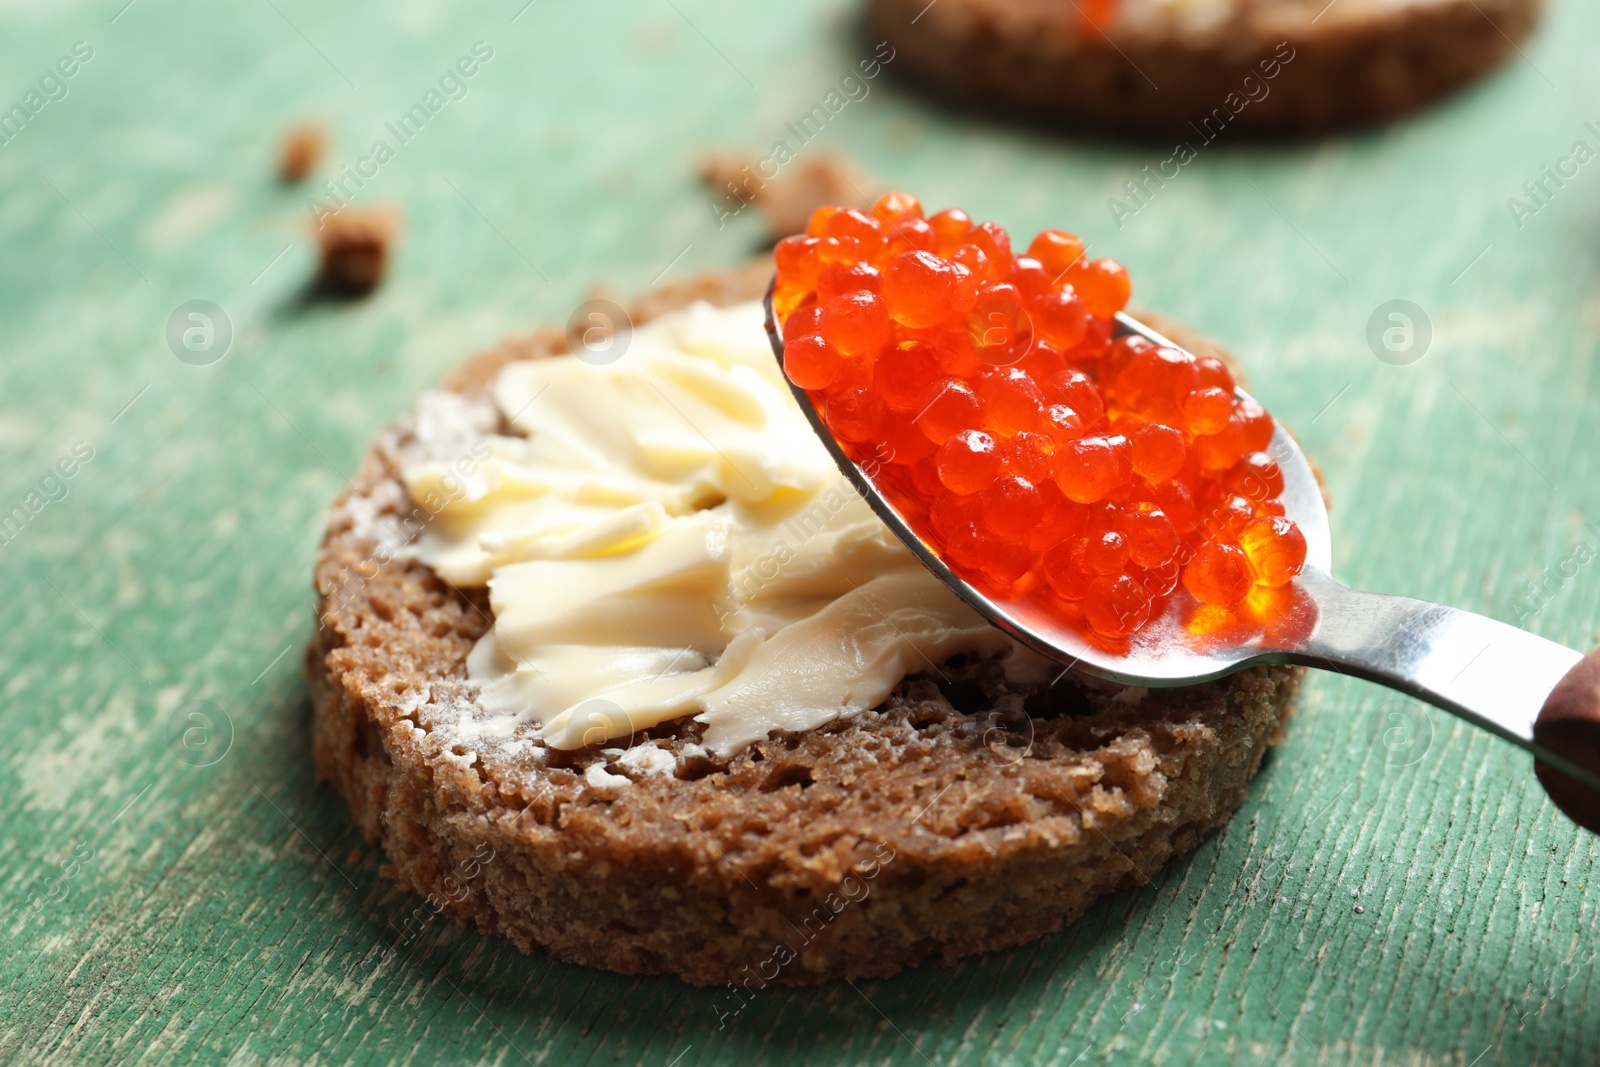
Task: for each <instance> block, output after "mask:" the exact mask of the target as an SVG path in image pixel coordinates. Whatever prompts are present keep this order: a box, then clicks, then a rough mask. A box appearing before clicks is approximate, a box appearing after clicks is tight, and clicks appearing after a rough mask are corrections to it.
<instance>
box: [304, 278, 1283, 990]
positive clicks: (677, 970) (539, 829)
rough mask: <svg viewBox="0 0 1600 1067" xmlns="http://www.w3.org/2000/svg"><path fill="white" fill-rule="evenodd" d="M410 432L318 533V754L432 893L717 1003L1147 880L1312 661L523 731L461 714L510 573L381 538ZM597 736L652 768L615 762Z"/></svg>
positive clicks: (698, 292)
mask: <svg viewBox="0 0 1600 1067" xmlns="http://www.w3.org/2000/svg"><path fill="white" fill-rule="evenodd" d="M769 270H770V267H766V266H759V265H758V266H753V267H751V268H749V269H747V270H743V271H739V272H732V273H729V274H723V275H715V276H708V277H703V278H700V279H696V280H694V281H692V282H689V283H685V284H679V285H675V286H669V287H667V288H665V289H662V290H658V291H656V292H655V293H652V294H651V295H649V296H647V297H645V298H644V299H643V300H641V301H639V302H638V303H637V304H636V305H635V307H634V308H633V314H634V316H635V317H636V320H637V321H644V320H646V319H649V318H651V317H653V316H655V315H658V314H661V313H662V312H664V311H666V310H669V309H671V308H674V307H677V306H681V305H683V304H686V303H688V302H689V301H691V300H693V299H696V298H704V299H709V300H712V301H714V302H717V303H728V302H732V301H736V300H742V299H748V298H751V297H753V296H755V295H757V294H759V293H760V292H761V291H762V289H763V287H764V286H765V283H766V280H767V277H768V273H767V272H768V271H769ZM1162 325H1163V326H1165V327H1166V329H1167V330H1168V331H1169V332H1170V333H1172V334H1173V335H1174V336H1177V337H1181V338H1183V341H1184V342H1186V343H1188V344H1190V345H1192V346H1194V347H1196V348H1198V349H1201V350H1205V351H1215V348H1214V346H1211V345H1209V344H1207V343H1206V342H1204V341H1203V340H1201V339H1199V338H1196V337H1194V336H1193V335H1191V334H1188V333H1186V332H1185V331H1183V330H1182V329H1180V328H1178V327H1176V326H1174V325H1172V324H1166V323H1163V324H1162ZM563 347H564V341H563V339H562V336H561V334H560V333H559V332H557V331H542V332H538V333H534V334H530V335H527V336H525V337H520V338H517V339H513V340H510V341H507V342H505V343H503V344H502V345H501V346H500V347H499V348H498V349H496V350H495V351H493V352H490V353H488V354H486V355H482V356H479V357H478V358H476V359H474V360H472V361H471V362H469V363H467V364H466V365H465V366H463V367H462V368H461V369H459V370H458V371H456V372H455V373H454V374H453V375H451V377H450V378H449V379H447V382H446V385H447V387H448V388H451V389H454V390H457V391H459V392H462V393H464V394H466V395H469V396H472V395H478V394H482V393H483V391H484V390H485V389H486V387H487V385H488V383H489V382H490V381H491V380H492V378H493V376H494V373H495V372H496V371H497V370H498V368H499V367H500V366H502V365H504V364H505V363H506V362H507V361H508V360H511V359H518V358H528V357H537V356H542V355H545V354H547V353H553V352H558V351H560V350H561V349H562V348H563ZM409 434H410V431H409V429H408V428H407V426H406V424H405V423H400V424H397V425H396V426H393V427H391V428H390V429H389V430H388V431H387V432H386V433H385V434H384V435H383V436H382V437H381V438H380V439H379V440H378V442H377V443H376V444H375V445H374V446H373V448H372V450H371V451H370V452H369V453H368V455H367V457H366V460H365V463H364V464H363V466H362V468H361V472H360V474H359V475H358V476H357V477H356V479H355V481H354V483H353V484H352V485H351V486H350V487H349V488H348V489H347V490H346V491H345V492H344V493H343V494H342V495H341V497H340V498H339V500H338V501H337V502H336V503H335V505H334V508H333V512H332V515H331V517H330V520H329V524H328V528H327V534H326V539H325V540H324V542H323V545H322V549H321V552H320V553H319V555H318V558H317V564H316V576H315V583H316V588H317V593H318V597H319V626H318V629H317V633H316V637H315V639H314V640H313V642H312V644H311V646H310V647H309V648H308V649H307V651H306V676H307V678H308V679H309V681H310V687H311V695H312V702H313V706H314V708H315V718H314V724H313V748H314V751H315V756H316V764H317V769H318V772H319V774H320V775H321V777H323V778H325V779H326V780H327V781H329V782H331V783H332V784H333V786H334V787H335V788H336V789H337V790H338V791H339V792H340V793H342V794H343V795H344V796H345V798H346V799H347V800H348V801H349V803H350V808H351V810H352V812H353V813H354V815H355V818H356V821H357V823H358V824H359V825H360V828H361V831H362V833H363V834H364V835H365V836H366V838H367V839H368V840H369V841H371V842H374V843H377V844H381V845H382V846H383V849H384V851H385V853H387V855H388V858H389V861H390V866H389V867H387V868H386V869H385V870H386V873H388V874H390V875H392V876H393V877H395V878H396V879H398V880H399V882H400V884H401V885H402V886H404V887H406V888H408V889H411V890H413V891H415V892H417V893H420V894H423V895H424V896H425V897H427V898H428V902H427V904H426V905H421V906H419V914H421V913H422V912H421V908H422V907H427V908H431V909H432V910H435V911H443V912H444V913H446V914H448V915H450V916H452V917H454V918H455V919H457V920H459V921H461V922H463V923H475V924H476V925H477V926H478V928H479V929H481V930H483V931H485V932H489V933H501V934H505V935H506V936H507V937H509V938H511V939H512V940H513V941H514V942H516V944H517V945H518V946H519V947H521V948H522V949H523V950H524V951H528V952H532V951H533V950H534V949H535V948H542V949H544V950H546V951H548V952H549V953H551V954H552V955H554V956H556V957H558V958H560V959H563V960H566V961H569V962H572V963H581V964H587V965H590V966H595V967H603V968H606V969H608V970H613V971H620V972H623V973H628V974H656V973H665V974H675V975H678V976H679V977H681V978H683V979H685V980H686V981H689V982H692V983H696V984H703V985H713V984H722V983H732V984H733V985H734V986H736V987H738V988H737V989H736V990H725V991H724V992H723V993H722V994H719V996H718V998H717V1011H718V1012H719V1013H727V1012H733V1011H736V1010H737V1008H738V1005H739V1004H740V1003H741V998H742V997H744V996H747V995H748V994H746V993H744V992H742V990H744V989H749V990H754V989H757V988H760V987H761V986H763V985H766V984H769V983H783V984H794V983H804V982H816V981H821V980H824V979H829V978H838V977H872V976H882V975H888V974H892V973H894V972H896V971H898V970H900V969H901V968H903V967H906V966H909V965H911V964H915V963H918V962H920V961H923V960H926V959H929V958H930V957H935V956H943V957H945V958H947V959H948V958H954V957H958V956H964V955H967V954H969V953H974V952H985V951H989V950H992V949H999V948H1006V947H1009V946H1013V945H1019V944H1022V943H1023V942H1026V941H1029V940H1032V939H1034V938H1037V937H1039V936H1041V935H1043V934H1046V933H1049V932H1050V931H1052V930H1056V929H1059V928H1060V927H1061V925H1062V924H1063V923H1067V922H1071V921H1072V920H1074V919H1076V918H1077V917H1078V916H1079V915H1081V914H1082V913H1083V912H1084V910H1085V909H1086V908H1088V906H1089V905H1090V904H1091V903H1092V902H1093V901H1094V900H1095V899H1096V898H1097V897H1099V896H1101V895H1102V894H1104V893H1107V892H1110V891H1111V890H1114V889H1118V888H1121V887H1124V886H1133V885H1141V884H1143V883H1145V882H1147V881H1148V880H1149V879H1150V878H1151V876H1152V875H1154V873H1155V872H1156V870H1157V869H1158V868H1160V866H1161V865H1162V864H1163V863H1165V862H1166V861H1167V860H1168V859H1169V858H1170V857H1172V856H1175V855H1179V854H1182V853H1184V852H1187V851H1189V850H1190V849H1192V848H1194V847H1195V845H1196V844H1197V843H1198V842H1199V841H1200V840H1201V839H1202V838H1203V837H1205V835H1206V834H1207V833H1209V832H1210V831H1211V830H1213V829H1215V828H1216V827H1217V826H1219V825H1220V824H1221V823H1223V822H1224V821H1225V820H1226V819H1227V818H1228V816H1229V815H1230V814H1231V813H1232V812H1233V810H1234V809H1235V808H1236V807H1237V806H1238V804H1239V803H1240V801H1241V800H1243V799H1244V795H1245V787H1246V784H1247V783H1248V782H1249V780H1250V778H1251V776H1253V775H1254V774H1255V772H1256V769H1257V768H1258V767H1259V766H1260V764H1261V760H1262V757H1263V755H1264V754H1265V753H1266V751H1267V749H1268V748H1269V747H1270V746H1271V745H1273V744H1274V743H1276V741H1277V740H1278V737H1279V734H1280V731H1281V729H1282V726H1283V722H1284V719H1285V717H1286V716H1287V715H1288V713H1289V708H1290V703H1291V700H1292V698H1293V695H1294V693H1295V690H1296V689H1297V687H1298V685H1299V682H1300V671H1299V669H1297V668H1272V669H1264V668H1262V669H1253V670H1248V671H1244V672H1241V673H1239V674H1236V675H1233V676H1232V677H1230V678H1228V679H1226V680H1224V681H1221V682H1217V683H1214V684H1209V685H1203V686H1196V687H1193V688H1186V689H1171V690H1151V691H1149V692H1144V691H1142V690H1124V689H1122V688H1120V687H1116V686H1111V685H1106V684H1102V683H1098V682H1095V681H1093V680H1091V679H1086V678H1080V677H1078V676H1076V675H1067V676H1064V677H1061V678H1060V679H1059V681H1057V682H1056V683H1055V684H1054V685H1051V684H1049V682H1048V681H1046V682H1043V683H1040V684H1034V685H1021V684H1014V683H1010V682H1007V680H1006V678H1005V675H1004V673H1003V672H1002V671H1001V670H1000V668H999V667H998V666H997V665H996V663H995V662H993V661H974V660H967V661H958V662H952V663H949V664H945V665H943V667H942V669H941V670H939V671H937V672H932V673H929V674H924V675H919V676H916V677H913V678H909V679H907V680H906V681H905V682H904V683H903V684H902V685H901V686H900V687H899V689H898V690H897V691H896V692H895V694H894V695H893V696H892V697H891V698H890V699H889V701H888V702H887V703H886V704H885V705H883V706H882V707H880V708H877V709H875V710H873V711H871V712H867V713H864V714H861V715H857V716H854V717H850V718H845V719H841V720H838V721H836V722H833V723H830V724H828V725H826V726H823V727H821V728H819V729H816V730H812V731H809V732H806V733H801V734H795V735H780V736H775V737H773V738H772V739H771V740H769V741H765V742H762V743H759V744H756V745H754V746H751V747H750V748H747V749H745V750H744V751H742V752H740V753H738V754H737V755H735V756H734V757H732V758H731V759H728V760H718V759H713V758H710V757H709V756H707V755H705V754H704V752H703V750H698V751H697V750H696V749H695V748H692V747H690V746H693V745H694V743H695V742H696V741H697V740H698V738H699V737H700V727H699V726H698V725H697V724H695V723H693V722H692V721H683V722H678V723H669V724H665V725H663V726H661V727H657V728H655V729H653V730H650V731H647V732H644V733H641V734H640V735H639V736H638V737H636V738H635V739H634V744H635V745H641V744H644V745H652V746H655V747H659V748H661V749H663V750H665V752H667V753H669V754H671V755H673V756H674V757H675V758H676V769H675V771H674V772H672V773H669V774H665V775H660V776H649V775H646V774H642V773H636V772H635V771H634V770H629V769H628V768H626V767H624V766H621V765H619V764H618V763H616V762H615V760H614V754H615V750H613V755H612V756H608V755H607V754H606V753H605V752H604V751H600V750H596V749H587V750H584V751H581V752H570V753H564V752H556V751H547V752H546V753H545V755H544V757H543V759H542V760H539V759H531V758H528V756H526V755H522V756H520V757H512V756H509V755H507V754H506V753H505V752H504V750H502V749H499V748H497V747H495V746H494V745H484V744H482V743H480V742H479V741H478V740H474V739H467V738H463V737H462V736H461V734H460V725H461V723H462V722H463V721H466V720H469V719H471V718H472V717H473V716H475V715H481V714H482V713H481V711H479V710H478V709H477V707H476V704H475V699H474V698H475V692H474V690H475V687H474V686H473V685H472V684H470V683H468V682H467V681H466V678H465V670H466V668H465V660H466V656H467V653H468V651H469V650H470V649H471V648H472V645H473V643H474V642H475V641H476V640H477V639H478V638H479V637H480V636H482V635H483V634H484V633H485V632H486V631H487V630H488V628H489V625H490V617H489V614H488V604H487V598H486V596H485V595H484V594H483V593H482V592H481V591H476V592H471V593H462V592H459V591H457V590H455V589H453V588H452V587H450V586H448V585H446V584H445V583H444V582H443V581H441V580H440V579H439V578H438V577H437V576H436V575H435V574H434V573H433V572H432V571H431V570H430V569H429V568H427V567H426V566H423V565H422V564H420V563H417V562H414V561H409V560H406V559H404V558H400V557H398V556H396V557H393V558H391V556H390V555H389V554H388V553H387V550H385V549H382V548H380V547H379V539H380V538H381V537H383V536H385V533H384V531H387V536H388V537H389V538H390V539H391V541H392V540H395V539H397V535H396V533H395V531H397V530H398V529H399V526H398V522H397V519H398V517H399V516H400V515H402V514H408V513H411V512H412V511H413V509H414V505H413V504H412V503H411V502H410V501H409V500H408V499H407V497H406V494H405V491H404V489H403V488H401V486H400V484H399V482H398V481H397V480H396V475H397V463H398V462H399V453H400V450H401V449H403V448H404V447H405V446H406V444H407V439H408V436H409ZM540 747H542V746H540ZM686 750H687V753H688V754H687V755H686V754H685V752H686ZM663 758H664V757H663ZM597 763H600V764H606V765H608V767H609V770H610V773H613V774H620V775H625V776H627V777H630V778H633V779H635V780H634V782H633V784H632V785H629V786H627V787H626V788H623V789H620V790H618V789H615V788H605V789H599V788H596V787H594V786H593V785H591V784H590V783H589V781H588V779H587V778H586V776H585V775H586V772H587V771H588V769H589V768H590V767H591V766H594V765H595V764H597Z"/></svg>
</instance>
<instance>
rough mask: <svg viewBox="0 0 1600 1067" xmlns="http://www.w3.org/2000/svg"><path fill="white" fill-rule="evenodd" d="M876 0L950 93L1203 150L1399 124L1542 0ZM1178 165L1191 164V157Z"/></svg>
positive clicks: (1472, 73)
mask: <svg viewBox="0 0 1600 1067" xmlns="http://www.w3.org/2000/svg"><path fill="white" fill-rule="evenodd" d="M1105 6H1106V5H1105V4H1104V3H1103V2H1102V0H1077V2H1055V0H1048V2H1047V0H934V2H933V3H931V4H930V3H928V0H868V3H867V14H866V32H867V35H868V37H869V38H870V39H871V40H872V41H874V42H877V41H881V40H887V41H888V42H889V43H890V44H891V45H892V46H893V47H894V48H895V49H896V52H897V55H896V56H895V58H894V60H893V64H892V69H894V70H897V71H901V72H904V73H907V74H910V75H912V76H914V77H916V78H917V79H918V80H919V81H921V82H923V83H925V84H926V85H927V86H929V87H930V88H931V89H933V90H934V91H936V92H938V93H941V94H943V95H946V96H949V97H953V98H956V99H961V100H965V101H971V102H975V103H978V104H981V105H986V106H989V107H992V108H995V109H999V110H1003V111H1012V112H1019V113H1026V114H1030V115H1033V116H1037V117H1043V118H1048V119H1060V120H1068V121H1070V122H1073V123H1077V124H1081V125H1086V126H1091V127H1098V128H1104V129H1109V130H1136V131H1142V132H1154V133H1170V134H1173V135H1176V136H1178V137H1181V138H1183V139H1184V140H1185V143H1187V144H1188V145H1189V146H1190V149H1191V150H1192V151H1193V150H1198V149H1200V148H1202V147H1203V146H1204V145H1205V144H1207V143H1208V142H1209V141H1211V140H1213V139H1214V138H1215V137H1217V136H1218V135H1220V134H1221V133H1222V132H1223V131H1224V130H1234V131H1245V130H1250V131H1256V132H1263V133H1268V132H1270V133H1290V134H1295V133H1314V132H1319V131H1323V130H1328V129H1333V128H1336V127H1344V126H1354V125H1361V124H1365V123H1371V122H1377V121H1382V120H1385V119H1390V118H1393V117H1395V116H1397V115H1401V114H1404V113H1405V112H1408V111H1412V110H1414V109H1416V108H1418V107H1421V106H1422V105H1424V104H1426V103H1428V102H1429V101H1432V100H1434V99H1436V98H1438V97H1440V96H1442V95H1444V94H1445V93H1448V92H1450V91H1451V90H1453V89H1456V88H1458V87H1459V86H1461V85H1464V84H1466V83H1467V82H1469V81H1471V80H1473V79H1474V78H1477V77H1479V76H1480V75H1482V74H1484V73H1485V72H1487V71H1489V70H1491V69H1493V68H1494V67H1496V66H1498V65H1499V64H1500V63H1501V62H1502V61H1504V60H1505V59H1507V58H1508V57H1509V56H1511V55H1513V54H1515V53H1516V50H1517V44H1516V42H1518V41H1520V40H1522V39H1523V38H1525V37H1526V36H1527V35H1528V33H1529V31H1530V30H1531V29H1532V28H1533V25H1534V23H1535V22H1536V21H1537V19H1538V15H1539V8H1540V0H1120V2H1119V3H1118V4H1117V6H1116V7H1115V8H1114V9H1113V10H1114V12H1115V13H1114V14H1113V15H1111V16H1110V17H1109V18H1108V19H1100V20H1098V21H1099V22H1100V24H1101V25H1103V27H1104V28H1103V29H1097V28H1095V25H1094V24H1092V23H1090V22H1089V21H1088V18H1087V16H1086V13H1087V12H1089V11H1090V10H1092V9H1099V8H1103V7H1105ZM1180 162H1186V160H1182V161H1180Z"/></svg>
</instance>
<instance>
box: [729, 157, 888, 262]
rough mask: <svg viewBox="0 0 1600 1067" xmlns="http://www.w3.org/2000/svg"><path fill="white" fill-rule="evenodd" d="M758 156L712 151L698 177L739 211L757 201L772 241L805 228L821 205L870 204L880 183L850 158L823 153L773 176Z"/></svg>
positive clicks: (735, 212) (861, 205) (732, 209)
mask: <svg viewBox="0 0 1600 1067" xmlns="http://www.w3.org/2000/svg"><path fill="white" fill-rule="evenodd" d="M763 162H767V161H763V160H762V158H761V157H760V156H756V155H753V154H747V153H742V152H723V151H718V152H712V153H710V154H709V155H707V156H706V157H705V158H704V159H702V160H701V162H700V180H701V181H702V182H704V183H705V185H706V188H708V189H710V190H711V191H712V192H713V193H716V194H717V195H719V196H720V197H721V198H722V199H723V201H725V202H726V203H727V205H728V207H729V209H730V210H731V211H732V212H733V213H734V214H738V213H739V212H741V211H743V210H744V208H745V206H746V205H747V204H754V205H755V206H756V207H757V208H759V209H760V211H761V213H762V214H763V215H764V216H766V220H767V230H768V231H769V233H770V235H771V237H772V239H773V240H774V241H777V240H781V239H782V238H785V237H788V236H790V235H791V234H796V233H800V232H802V231H804V230H805V228H806V223H807V222H808V221H810V219H811V212H813V211H814V210H816V209H817V208H818V207H821V206H822V205H823V204H841V205H844V206H846V207H866V206H868V205H869V204H871V203H872V198H873V196H874V195H875V193H876V192H878V191H880V190H879V189H878V183H877V182H876V181H875V180H873V179H872V178H871V177H869V176H868V175H867V174H866V173H865V172H863V171H862V170H861V168H859V167H857V166H856V165H855V164H854V163H851V162H850V161H849V160H848V159H846V158H845V157H843V156H841V155H837V154H834V153H831V152H829V153H822V154H819V155H816V156H811V157H808V158H806V159H803V160H800V161H797V162H795V163H793V164H791V165H789V166H788V167H785V168H781V169H779V171H778V172H777V174H776V175H774V176H773V177H771V178H768V177H766V176H764V175H763V174H762V170H763V169H764V168H763V167H762V165H761V164H762V163H763Z"/></svg>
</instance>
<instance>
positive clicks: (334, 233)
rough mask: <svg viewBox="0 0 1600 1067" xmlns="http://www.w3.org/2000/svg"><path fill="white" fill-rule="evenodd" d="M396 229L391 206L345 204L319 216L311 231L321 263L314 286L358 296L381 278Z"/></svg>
mask: <svg viewBox="0 0 1600 1067" xmlns="http://www.w3.org/2000/svg"><path fill="white" fill-rule="evenodd" d="M399 229H400V213H399V211H397V210H396V209H394V208H393V207H389V206H380V207H371V208H358V207H347V208H344V209H343V210H341V211H338V212H336V213H334V214H331V215H327V216H325V217H324V218H323V219H322V222H321V225H319V226H318V227H317V229H316V230H315V231H314V234H315V236H316V239H317V245H318V247H319V248H320V250H321V254H322V264H321V267H320V269H319V270H318V273H317V287H318V288H319V289H321V290H323V291H324V292H330V293H342V294H346V295H351V296H355V295H360V294H362V293H368V292H371V291H372V290H373V289H374V288H376V287H377V285H378V283H379V282H381V281H383V274H384V270H385V268H387V266H388V264H389V246H390V245H391V244H392V243H393V242H394V239H395V235H396V234H397V233H398V232H399Z"/></svg>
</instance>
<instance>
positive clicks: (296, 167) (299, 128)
mask: <svg viewBox="0 0 1600 1067" xmlns="http://www.w3.org/2000/svg"><path fill="white" fill-rule="evenodd" d="M327 146H328V131H327V129H326V128H325V127H323V125H322V124H321V123H319V122H297V123H295V124H294V125H293V126H290V127H289V128H288V129H287V130H285V131H283V143H282V146H281V147H280V148H279V150H278V180H279V181H281V182H282V183H283V184H285V185H294V184H296V183H298V182H303V181H305V180H306V176H307V175H309V174H310V173H311V172H312V171H313V170H315V169H316V166H317V164H318V163H321V162H322V153H323V150H324V149H325V148H327Z"/></svg>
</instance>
